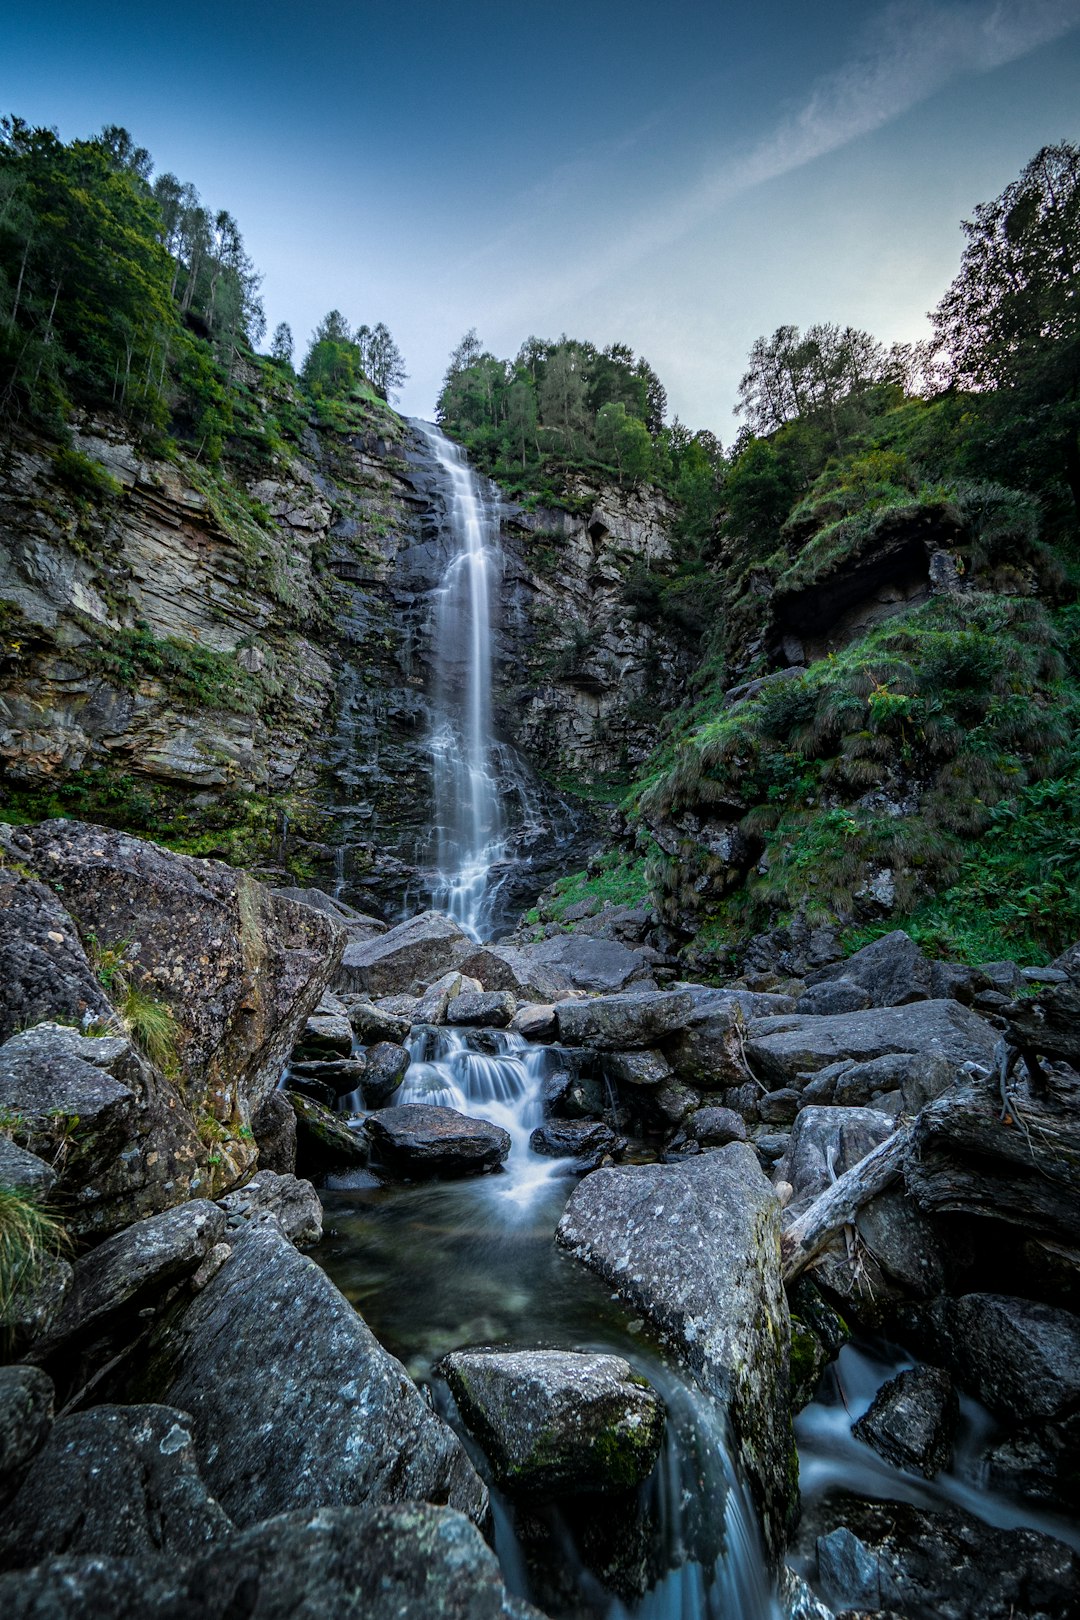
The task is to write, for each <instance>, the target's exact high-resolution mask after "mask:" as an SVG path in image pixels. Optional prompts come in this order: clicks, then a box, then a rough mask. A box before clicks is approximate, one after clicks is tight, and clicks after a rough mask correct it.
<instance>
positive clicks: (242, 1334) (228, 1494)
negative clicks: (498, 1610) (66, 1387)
mask: <svg viewBox="0 0 1080 1620" xmlns="http://www.w3.org/2000/svg"><path fill="white" fill-rule="evenodd" d="M148 1381H149V1382H150V1383H151V1384H152V1385H153V1386H155V1389H156V1393H157V1395H158V1398H159V1399H162V1400H165V1401H168V1403H169V1404H170V1405H175V1406H179V1407H181V1408H182V1409H183V1410H185V1411H188V1412H190V1413H191V1415H192V1419H193V1422H194V1426H195V1427H194V1434H195V1444H196V1448H197V1451H198V1455H199V1459H200V1463H201V1465H202V1471H203V1475H204V1477H205V1479H206V1481H207V1484H208V1485H209V1487H210V1489H211V1490H212V1491H213V1492H214V1494H215V1496H216V1497H217V1498H218V1500H219V1501H220V1502H221V1503H222V1505H223V1507H224V1508H225V1510H226V1512H228V1513H229V1515H230V1516H231V1517H232V1518H233V1519H234V1520H235V1522H236V1523H237V1524H239V1525H250V1524H254V1523H256V1522H257V1521H258V1520H260V1519H264V1518H267V1517H269V1515H271V1514H274V1513H285V1512H289V1511H291V1510H292V1509H294V1508H295V1509H301V1508H303V1509H312V1508H316V1507H324V1506H335V1505H347V1504H355V1503H376V1502H397V1501H406V1500H419V1501H425V1500H427V1501H433V1502H443V1503H449V1504H450V1505H451V1506H453V1507H458V1508H460V1509H461V1510H462V1511H463V1512H465V1513H467V1514H468V1515H469V1517H470V1518H472V1519H474V1520H476V1521H480V1520H481V1519H482V1518H483V1516H484V1514H485V1512H486V1510H487V1494H486V1492H485V1490H484V1487H483V1485H482V1484H481V1482H480V1480H479V1478H478V1477H477V1475H476V1473H475V1471H474V1469H473V1467H472V1465H471V1463H470V1462H469V1460H468V1458H467V1457H466V1455H465V1452H464V1450H463V1449H462V1447H461V1444H460V1442H459V1441H458V1439H457V1438H456V1436H455V1435H454V1434H453V1432H452V1430H450V1429H449V1428H448V1427H447V1425H446V1424H445V1423H444V1422H443V1421H442V1419H441V1418H438V1417H436V1416H435V1414H434V1413H433V1412H432V1411H431V1410H430V1408H429V1407H428V1406H427V1404H426V1403H425V1401H424V1400H423V1398H422V1397H421V1395H420V1393H419V1391H418V1390H417V1388H416V1386H415V1384H414V1383H413V1382H412V1380H411V1379H410V1378H409V1376H408V1374H407V1373H406V1371H405V1369H404V1367H403V1366H402V1365H401V1363H400V1362H399V1361H396V1360H395V1359H394V1357H393V1356H391V1355H389V1354H388V1353H387V1352H386V1351H385V1350H384V1349H383V1348H382V1346H381V1345H380V1344H379V1343H378V1341H377V1340H376V1338H375V1337H374V1335H373V1334H372V1333H371V1331H370V1330H369V1328H368V1327H367V1325H366V1324H365V1322H364V1321H363V1319H362V1318H361V1317H360V1316H359V1315H358V1314H357V1312H356V1311H355V1310H354V1309H353V1307H352V1306H351V1305H350V1304H349V1302H348V1301H347V1300H346V1299H345V1298H344V1297H343V1296H342V1295H341V1294H340V1293H339V1292H338V1290H337V1289H336V1288H335V1287H334V1285H333V1283H332V1282H331V1281H330V1279H329V1278H328V1277H327V1276H326V1274H325V1273H324V1272H323V1271H321V1270H320V1268H319V1267H318V1266H317V1265H316V1264H315V1262H314V1261H313V1260H307V1259H305V1258H304V1257H303V1256H302V1255H300V1254H298V1253H297V1251H296V1249H295V1248H294V1247H293V1246H292V1244H291V1243H290V1242H289V1241H288V1239H287V1238H286V1237H285V1236H284V1234H283V1233H282V1232H281V1230H280V1228H279V1227H278V1226H277V1224H276V1222H273V1221H266V1222H262V1223H258V1222H253V1223H252V1224H251V1226H250V1227H249V1229H248V1230H247V1231H246V1232H244V1233H242V1234H241V1236H240V1237H239V1238H238V1239H237V1241H236V1243H235V1244H234V1246H233V1252H232V1255H231V1257H230V1258H229V1260H227V1261H226V1263H225V1265H223V1266H222V1268H221V1269H220V1271H218V1272H217V1274H216V1275H215V1276H214V1277H213V1278H212V1279H211V1280H210V1281H209V1282H208V1283H207V1285H206V1287H205V1288H204V1289H203V1291H202V1292H201V1293H200V1294H199V1295H198V1296H197V1297H196V1298H195V1299H194V1300H193V1301H192V1303H191V1304H190V1305H189V1306H188V1307H187V1309H186V1310H185V1312H184V1313H183V1315H182V1316H181V1317H180V1318H179V1319H178V1320H177V1321H175V1322H174V1323H172V1324H171V1325H169V1326H167V1327H163V1329H162V1331H161V1333H160V1335H159V1336H158V1338H157V1340H156V1341H155V1343H154V1345H153V1346H152V1349H151V1359H150V1370H149V1373H148Z"/></svg>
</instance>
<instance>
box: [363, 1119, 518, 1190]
mask: <svg viewBox="0 0 1080 1620" xmlns="http://www.w3.org/2000/svg"><path fill="white" fill-rule="evenodd" d="M365 1129H366V1130H367V1133H368V1136H369V1138H370V1140H371V1143H372V1146H373V1148H374V1150H375V1154H376V1157H377V1160H378V1163H379V1164H380V1165H381V1166H382V1167H384V1168H385V1169H387V1170H389V1171H390V1172H391V1173H393V1174H397V1175H404V1176H410V1177H411V1176H478V1175H483V1174H484V1172H485V1171H488V1170H497V1169H498V1168H499V1166H500V1165H501V1164H502V1163H503V1161H504V1160H505V1159H506V1157H507V1156H508V1154H509V1152H510V1148H511V1138H510V1134H509V1132H508V1131H504V1130H503V1128H502V1126H501V1125H492V1124H491V1123H490V1122H489V1121H488V1120H486V1119H473V1118H472V1117H471V1116H470V1115H468V1114H459V1113H458V1111H457V1109H456V1108H439V1107H433V1106H431V1105H430V1104H428V1103H399V1104H398V1106H397V1107H396V1108H380V1109H378V1110H377V1111H376V1112H375V1113H374V1114H369V1115H368V1118H367V1120H366V1121H365Z"/></svg>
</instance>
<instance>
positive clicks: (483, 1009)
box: [446, 990, 517, 1029]
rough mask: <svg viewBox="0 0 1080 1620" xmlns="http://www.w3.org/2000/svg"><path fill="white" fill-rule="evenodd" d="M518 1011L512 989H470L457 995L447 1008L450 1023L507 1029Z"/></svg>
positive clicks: (447, 1018) (447, 1020)
mask: <svg viewBox="0 0 1080 1620" xmlns="http://www.w3.org/2000/svg"><path fill="white" fill-rule="evenodd" d="M516 1013H517V1000H516V998H515V996H514V994H513V992H512V991H510V990H469V991H466V992H465V993H464V994H462V995H458V996H455V997H454V999H453V1001H451V1003H450V1005H449V1007H447V1009H446V1022H447V1023H448V1024H462V1025H465V1026H466V1027H472V1028H481V1029H482V1028H486V1029H506V1028H507V1026H508V1025H509V1024H510V1023H511V1022H512V1020H513V1019H514V1016H515V1015H516Z"/></svg>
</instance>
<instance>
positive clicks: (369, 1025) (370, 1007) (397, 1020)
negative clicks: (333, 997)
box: [348, 996, 411, 1046]
mask: <svg viewBox="0 0 1080 1620" xmlns="http://www.w3.org/2000/svg"><path fill="white" fill-rule="evenodd" d="M348 1006H349V1023H350V1024H351V1025H352V1027H353V1030H354V1031H355V1034H356V1038H357V1040H358V1041H360V1042H361V1044H362V1045H364V1046H374V1045H376V1044H377V1043H378V1042H379V1041H393V1042H394V1044H395V1045H397V1046H400V1045H401V1043H402V1041H404V1040H406V1039H407V1038H408V1034H409V1029H410V1027H411V1020H410V1019H408V1018H402V1017H399V1016H398V1015H397V1014H395V1013H392V1012H388V1011H387V1010H386V1009H385V1008H383V1007H376V1006H375V1005H374V1004H373V1003H372V1002H370V1001H365V1000H363V999H361V998H359V997H353V996H350V997H349V998H348Z"/></svg>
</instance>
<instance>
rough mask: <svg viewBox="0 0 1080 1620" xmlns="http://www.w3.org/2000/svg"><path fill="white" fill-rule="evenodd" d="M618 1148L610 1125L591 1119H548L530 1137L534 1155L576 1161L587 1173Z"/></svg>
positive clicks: (617, 1142) (617, 1141) (617, 1140)
mask: <svg viewBox="0 0 1080 1620" xmlns="http://www.w3.org/2000/svg"><path fill="white" fill-rule="evenodd" d="M618 1145H619V1138H618V1137H617V1136H616V1135H615V1132H614V1131H613V1130H612V1129H611V1127H610V1126H609V1125H603V1124H601V1123H600V1122H599V1121H598V1120H591V1119H549V1120H548V1122H547V1124H546V1125H538V1126H537V1128H536V1130H535V1131H533V1133H532V1135H531V1136H530V1137H529V1146H530V1147H531V1148H532V1150H533V1152H534V1153H543V1154H546V1155H547V1156H548V1157H549V1158H553V1159H578V1160H580V1161H581V1162H582V1163H583V1164H584V1165H586V1166H587V1168H588V1169H590V1170H595V1169H596V1167H597V1165H598V1164H599V1163H600V1161H601V1159H603V1158H604V1156H605V1154H608V1153H613V1152H614V1151H615V1149H616V1148H617V1147H618ZM624 1145H625V1144H624Z"/></svg>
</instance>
